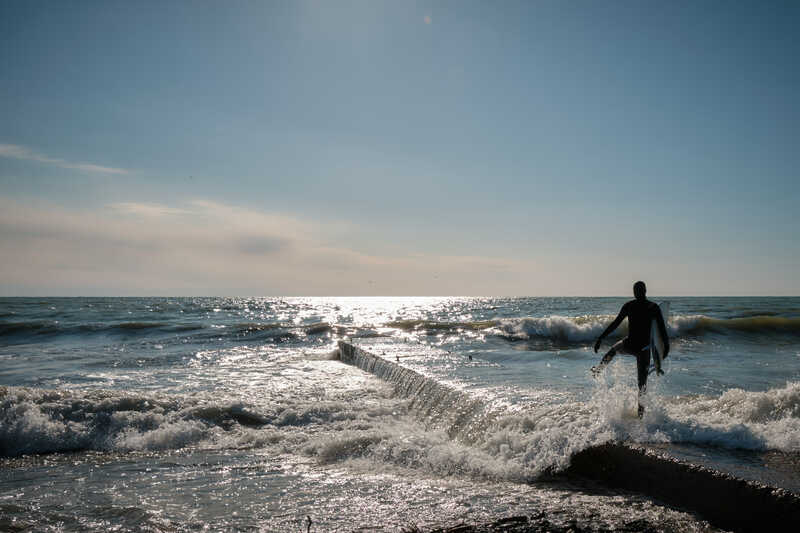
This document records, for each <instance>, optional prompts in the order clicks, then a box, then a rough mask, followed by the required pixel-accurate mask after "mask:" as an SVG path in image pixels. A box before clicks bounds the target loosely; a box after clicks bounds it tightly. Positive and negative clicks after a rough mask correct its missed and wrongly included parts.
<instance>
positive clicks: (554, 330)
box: [491, 315, 800, 343]
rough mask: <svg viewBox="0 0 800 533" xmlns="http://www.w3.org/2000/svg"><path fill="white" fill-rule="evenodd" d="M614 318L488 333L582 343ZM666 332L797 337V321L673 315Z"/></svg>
mask: <svg viewBox="0 0 800 533" xmlns="http://www.w3.org/2000/svg"><path fill="white" fill-rule="evenodd" d="M614 318H615V317H614V315H587V316H580V317H565V316H548V317H541V318H510V319H502V320H500V321H499V323H498V324H497V325H496V326H495V327H493V328H492V329H491V333H494V334H495V335H497V336H499V337H503V338H505V339H508V340H511V341H518V340H529V339H535V338H545V339H552V340H557V341H562V342H571V343H586V342H591V341H594V340H595V339H597V337H598V336H599V335H600V334H601V333H602V332H603V331H604V330H605V328H606V327H608V325H609V324H610V323H611V322H612V321H613V320H614ZM667 330H668V333H669V335H670V337H677V338H680V337H686V336H703V335H705V334H709V333H715V334H724V335H736V334H747V335H763V336H770V335H776V334H784V335H798V336H800V318H788V317H779V316H751V317H747V318H712V317H708V316H705V315H676V316H671V317H670V318H669V319H668V320H667ZM626 334H627V321H624V322H623V323H622V324H621V325H620V327H619V328H617V330H616V331H614V333H613V334H612V337H623V336H625V335H626Z"/></svg>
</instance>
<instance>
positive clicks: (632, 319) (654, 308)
mask: <svg viewBox="0 0 800 533" xmlns="http://www.w3.org/2000/svg"><path fill="white" fill-rule="evenodd" d="M626 318H627V319H628V336H627V337H625V338H624V339H622V340H621V341H619V342H617V343H616V344H615V345H614V346H613V347H612V349H611V350H610V351H609V352H608V353H607V354H606V355H605V357H603V360H602V361H601V365H606V364H608V363H610V362H611V359H612V358H613V357H614V355H616V354H617V353H627V354H630V355H633V356H636V370H637V377H638V382H639V391H640V392H644V389H645V387H646V386H647V373H648V371H649V369H650V323H651V322H652V320H653V319H654V318H655V319H656V323H657V324H658V329H659V330H660V333H661V338H662V339H664V352H665V356H666V353H669V337H667V328H666V327H665V325H664V317H662V316H661V309H660V308H659V307H658V304H656V303H655V302H651V301H650V300H647V299H646V298H642V299H638V298H637V299H635V300H631V301H629V302H627V303H626V304H625V305H623V306H622V309H621V310H620V312H619V315H617V318H615V319H614V322H612V323H611V324H609V326H608V327H607V328H606V330H605V331H604V332H603V334H602V335H600V339H603V338H604V337H606V336H607V335H608V334H609V333H611V332H612V331H614V330H615V329H617V326H619V325H620V324H621V323H622V321H623V320H625V319H626ZM598 342H599V340H598Z"/></svg>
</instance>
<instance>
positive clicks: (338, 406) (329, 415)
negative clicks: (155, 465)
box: [0, 354, 397, 457]
mask: <svg viewBox="0 0 800 533" xmlns="http://www.w3.org/2000/svg"><path fill="white" fill-rule="evenodd" d="M327 356H328V354H326V357H327ZM396 409H397V406H396V405H391V406H382V405H374V406H367V407H364V406H362V405H359V404H357V403H354V402H351V401H346V400H339V399H320V398H318V397H310V398H305V397H303V398H291V397H287V398H273V399H272V400H271V401H269V402H267V403H265V404H264V405H256V404H251V403H246V402H243V401H235V400H224V401H221V400H219V399H218V398H217V395H215V394H211V393H209V394H192V395H168V394H164V395H158V394H152V393H143V392H123V391H115V390H61V389H39V388H28V387H5V386H0V457H17V456H21V455H28V454H45V453H60V452H80V451H104V452H131V451H154V450H155V451H157V450H172V449H182V448H187V447H204V448H206V447H211V448H223V449H228V448H252V447H263V446H267V445H273V444H276V443H280V442H282V441H283V440H285V439H289V440H290V441H291V448H290V449H291V450H296V451H297V446H302V445H303V443H304V442H305V441H307V440H308V439H309V438H311V437H313V436H315V435H317V434H318V433H319V432H320V428H338V427H339V426H341V425H344V426H346V427H347V426H353V427H367V426H369V425H370V421H372V420H377V419H380V418H382V417H385V416H391V415H392V413H393V412H394V411H395V410H396Z"/></svg>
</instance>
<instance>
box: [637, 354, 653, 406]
mask: <svg viewBox="0 0 800 533" xmlns="http://www.w3.org/2000/svg"><path fill="white" fill-rule="evenodd" d="M649 371H650V350H649V349H645V350H642V351H641V352H639V353H638V354H637V355H636V377H637V379H638V382H639V397H638V403H639V418H642V417H643V416H644V406H643V405H642V396H644V395H645V393H646V392H647V374H648V373H649Z"/></svg>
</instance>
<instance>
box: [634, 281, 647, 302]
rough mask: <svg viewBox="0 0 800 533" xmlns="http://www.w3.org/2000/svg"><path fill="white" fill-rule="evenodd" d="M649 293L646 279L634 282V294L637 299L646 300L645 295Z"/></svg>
mask: <svg viewBox="0 0 800 533" xmlns="http://www.w3.org/2000/svg"><path fill="white" fill-rule="evenodd" d="M645 294H647V286H646V285H645V284H644V281H637V282H636V283H634V284H633V295H634V296H636V299H637V300H644V295H645Z"/></svg>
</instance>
